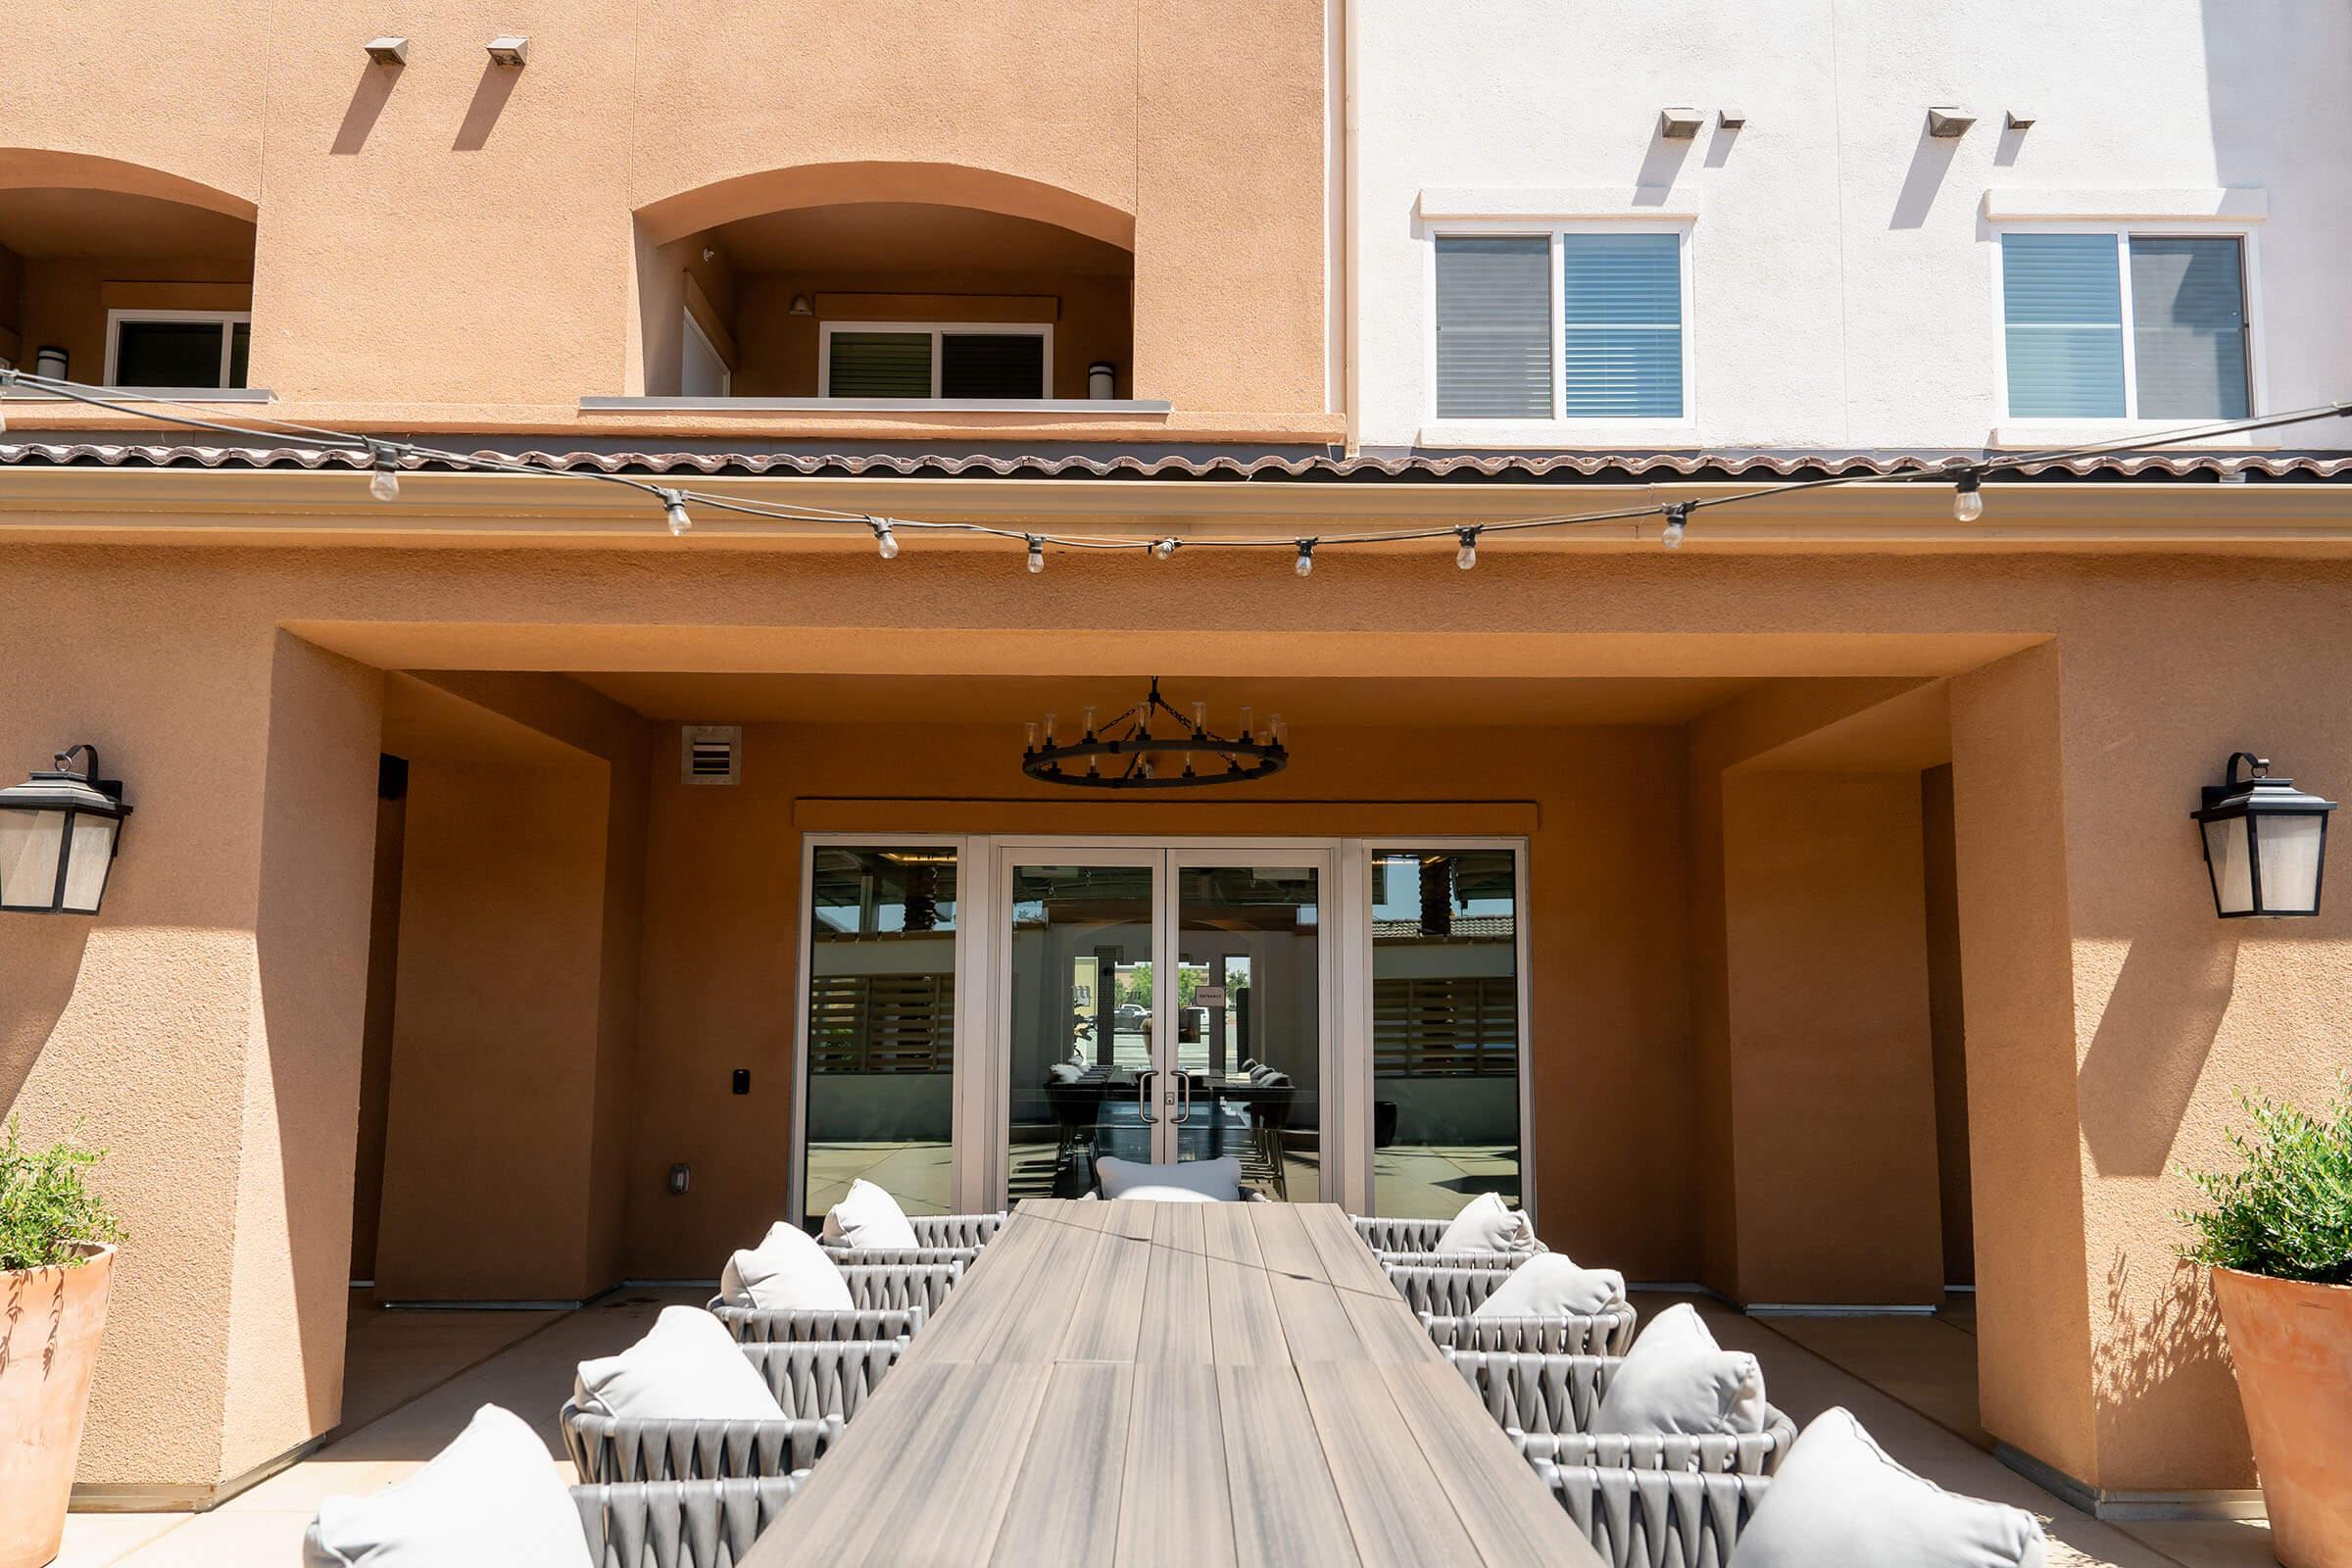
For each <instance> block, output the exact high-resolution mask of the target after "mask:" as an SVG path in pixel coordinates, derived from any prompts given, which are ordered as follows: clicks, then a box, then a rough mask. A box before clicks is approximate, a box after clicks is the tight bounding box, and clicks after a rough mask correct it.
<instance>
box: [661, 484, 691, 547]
mask: <svg viewBox="0 0 2352 1568" xmlns="http://www.w3.org/2000/svg"><path fill="white" fill-rule="evenodd" d="M659 493H660V495H661V497H662V518H663V520H665V521H666V522H668V524H669V534H670V537H671V538H673V539H674V538H676V537H677V536H678V535H680V534H682V533H684V532H686V530H687V529H689V528H691V527H693V526H694V519H693V518H692V517H689V516H688V515H686V497H685V496H684V495H682V494H680V493H679V492H678V491H675V490H663V491H661V492H659Z"/></svg>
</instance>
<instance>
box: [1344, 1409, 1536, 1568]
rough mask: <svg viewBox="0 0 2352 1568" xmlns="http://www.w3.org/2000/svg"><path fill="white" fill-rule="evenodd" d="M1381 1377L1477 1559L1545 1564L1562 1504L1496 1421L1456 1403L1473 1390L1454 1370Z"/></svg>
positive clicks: (1492, 1561) (1476, 1410)
mask: <svg viewBox="0 0 2352 1568" xmlns="http://www.w3.org/2000/svg"><path fill="white" fill-rule="evenodd" d="M1380 1375H1381V1377H1382V1378H1384V1379H1385V1380H1386V1381H1387V1383H1388V1386H1389V1392H1390V1395H1391V1397H1393V1398H1394V1400H1395V1401H1396V1405H1397V1414H1398V1416H1399V1418H1400V1419H1401V1420H1402V1421H1403V1423H1404V1426H1405V1429H1406V1430H1407V1431H1409V1432H1411V1433H1412V1435H1413V1438H1414V1440H1415V1441H1416V1442H1418V1443H1419V1444H1420V1445H1421V1452H1422V1455H1423V1456H1424V1457H1425V1458H1426V1459H1427V1460H1428V1463H1429V1468H1430V1470H1431V1472H1432V1473H1433V1474H1435V1475H1436V1476H1437V1478H1438V1484H1439V1485H1440V1486H1442V1487H1444V1488H1445V1489H1446V1495H1447V1496H1449V1497H1451V1498H1452V1499H1453V1509H1454V1513H1455V1515H1456V1517H1458V1518H1459V1519H1460V1520H1461V1521H1462V1525H1463V1528H1464V1529H1466V1530H1467V1531H1468V1532H1469V1533H1470V1539H1471V1540H1472V1541H1473V1542H1474V1543H1475V1544H1477V1546H1478V1549H1479V1554H1480V1555H1481V1556H1483V1557H1485V1558H1486V1560H1487V1561H1488V1562H1490V1563H1533V1562H1540V1561H1542V1560H1543V1556H1542V1554H1543V1553H1544V1551H1545V1550H1546V1549H1547V1545H1546V1544H1547V1543H1548V1542H1550V1541H1551V1540H1553V1539H1554V1535H1555V1533H1556V1531H1557V1530H1558V1527H1559V1516H1560V1505H1559V1503H1558V1501H1557V1500H1556V1499H1554V1498H1553V1496H1552V1495H1551V1494H1550V1492H1548V1491H1547V1490H1545V1488H1544V1484H1543V1483H1542V1482H1541V1481H1539V1480H1537V1479H1536V1472H1535V1469H1534V1467H1533V1466H1531V1465H1530V1464H1528V1462H1527V1461H1526V1459H1525V1458H1524V1457H1522V1456H1521V1454H1520V1452H1519V1449H1518V1448H1517V1446H1514V1445H1513V1444H1512V1442H1511V1440H1510V1439H1509V1438H1507V1437H1505V1436H1503V1433H1502V1429H1501V1428H1500V1427H1498V1426H1496V1425H1495V1421H1494V1418H1493V1417H1491V1416H1489V1415H1488V1414H1487V1412H1486V1411H1484V1410H1482V1409H1480V1408H1479V1406H1478V1404H1477V1402H1476V1401H1475V1400H1473V1399H1456V1398H1454V1397H1452V1395H1453V1391H1454V1390H1455V1389H1456V1388H1461V1389H1467V1388H1468V1385H1467V1384H1466V1383H1464V1382H1463V1381H1462V1375H1461V1374H1460V1373H1459V1372H1457V1371H1455V1370H1454V1369H1453V1368H1452V1367H1450V1366H1384V1367H1382V1368H1381V1369H1380ZM1505 1461H1508V1462H1507V1463H1506V1462H1505Z"/></svg>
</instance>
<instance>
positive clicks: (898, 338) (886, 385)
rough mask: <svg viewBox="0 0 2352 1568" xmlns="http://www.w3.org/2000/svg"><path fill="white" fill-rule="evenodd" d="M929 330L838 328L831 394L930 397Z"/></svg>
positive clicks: (834, 339)
mask: <svg viewBox="0 0 2352 1568" xmlns="http://www.w3.org/2000/svg"><path fill="white" fill-rule="evenodd" d="M930 395H931V334H930V333H929V332H927V331H926V332H836V333H834V334H833V337H832V357H831V360H830V363H829V367H828V369H827V371H826V381H825V396H827V397H830V398H927V397H929V396H930Z"/></svg>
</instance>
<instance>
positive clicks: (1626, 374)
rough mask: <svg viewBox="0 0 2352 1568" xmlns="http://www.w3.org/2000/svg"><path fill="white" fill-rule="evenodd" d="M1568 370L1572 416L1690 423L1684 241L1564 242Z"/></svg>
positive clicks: (1566, 396) (1590, 237) (1669, 237)
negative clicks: (1685, 393)
mask: <svg viewBox="0 0 2352 1568" xmlns="http://www.w3.org/2000/svg"><path fill="white" fill-rule="evenodd" d="M1560 371H1561V376H1560V378H1561V394H1560V395H1561V413H1562V415H1563V416H1564V417H1567V418H1571V419H1584V418H1609V419H1624V418H1652V419H1679V418H1681V417H1682V414H1683V264H1682V241H1681V239H1680V238H1679V237H1678V236H1676V235H1673V234H1563V235H1561V236H1560Z"/></svg>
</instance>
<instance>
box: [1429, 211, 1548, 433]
mask: <svg viewBox="0 0 2352 1568" xmlns="http://www.w3.org/2000/svg"><path fill="white" fill-rule="evenodd" d="M1437 245H1438V255H1437V263H1438V417H1440V418H1446V419H1547V418H1549V417H1551V279H1550V271H1551V241H1550V240H1548V239H1546V238H1544V237H1543V236H1541V235H1538V236H1535V237H1532V238H1527V237H1520V236H1515V235H1514V236H1510V237H1507V238H1506V237H1495V238H1486V237H1479V238H1441V239H1440V240H1439V241H1438V242H1437Z"/></svg>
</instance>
